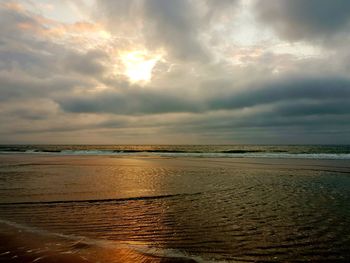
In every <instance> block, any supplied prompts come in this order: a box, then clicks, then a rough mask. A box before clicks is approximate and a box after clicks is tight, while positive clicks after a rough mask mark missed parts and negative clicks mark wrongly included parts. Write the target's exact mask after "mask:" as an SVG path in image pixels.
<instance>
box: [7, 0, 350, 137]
mask: <svg viewBox="0 0 350 263" xmlns="http://www.w3.org/2000/svg"><path fill="white" fill-rule="evenodd" d="M99 3H100V8H99V9H98V12H99V14H100V16H101V17H106V18H107V19H108V23H110V28H111V27H113V26H115V27H117V26H118V25H119V24H123V23H125V24H126V27H125V28H124V29H125V31H120V32H117V31H115V32H114V31H113V32H112V34H115V36H116V38H118V37H120V36H121V37H123V36H125V37H129V35H128V30H130V31H133V30H135V29H137V30H141V31H139V32H138V33H139V34H140V35H142V37H141V38H140V35H137V36H136V38H134V39H132V38H130V43H129V42H128V44H130V47H132V44H135V43H136V42H138V41H145V43H146V44H147V45H148V47H149V48H151V49H153V48H155V49H157V48H165V49H166V50H167V51H168V53H169V54H170V56H169V57H167V58H166V59H165V60H164V61H162V62H159V63H158V64H157V66H156V67H155V69H154V76H153V77H154V78H153V80H152V81H151V82H150V83H145V84H144V85H141V84H140V85H139V84H135V83H134V84H132V83H130V82H129V81H128V80H127V77H126V76H124V75H123V72H121V71H120V72H118V70H119V68H118V67H120V66H122V63H121V62H120V61H118V59H119V58H118V54H117V53H118V49H119V48H120V49H121V50H125V46H123V45H127V44H125V43H124V42H123V43H121V42H118V41H116V40H115V39H114V40H111V41H114V42H113V43H112V44H111V43H109V45H111V46H112V45H114V46H113V47H111V46H109V47H110V49H111V50H113V52H112V53H109V51H110V50H108V49H103V48H101V47H97V48H95V47H94V48H92V49H91V48H90V49H85V48H79V47H78V46H71V45H70V44H71V43H69V42H65V41H64V40H63V41H57V39H51V38H50V37H47V36H46V35H45V34H42V33H43V32H44V33H45V32H46V31H45V30H46V29H47V28H46V29H45V26H43V25H42V24H40V23H39V22H38V21H40V19H38V17H36V15H35V14H31V13H29V12H20V11H18V10H17V11H16V10H12V9H6V8H1V6H0V22H1V25H2V26H1V27H0V126H1V131H0V133H1V140H2V141H1V142H6V140H7V139H11V141H13V142H16V138H21V140H22V142H26V141H27V142H33V141H36V142H40V140H41V139H42V138H47V142H57V141H55V139H56V138H58V137H60V136H55V133H59V134H60V135H65V137H64V136H62V137H60V138H62V141H60V142H64V140H65V139H64V138H66V139H67V138H69V139H67V141H69V142H74V140H80V141H79V142H81V143H84V141H82V140H83V138H81V134H79V131H82V130H84V133H85V132H86V133H87V132H90V133H89V136H92V137H93V138H95V141H94V142H96V143H100V142H101V141H99V139H100V138H101V137H103V136H105V135H106V134H109V135H108V136H110V137H108V139H110V138H112V139H113V138H114V137H115V134H118V136H121V137H122V138H129V139H130V142H135V141H132V140H134V139H135V138H136V137H137V136H139V137H138V138H137V140H138V142H140V143H142V142H143V141H142V139H143V138H144V137H143V134H146V133H149V139H150V141H151V140H152V138H153V140H154V142H155V141H157V140H158V139H159V140H161V139H162V140H163V141H162V142H166V140H165V139H164V138H170V137H171V136H173V135H176V136H178V137H179V136H180V135H181V134H193V135H194V137H195V136H198V138H204V139H203V140H204V141H202V142H207V141H205V140H209V139H208V138H212V141H211V142H215V139H216V138H219V139H222V140H231V139H232V141H235V139H236V138H239V139H242V141H241V142H252V143H254V142H255V141H254V138H257V139H256V140H258V139H259V140H260V139H264V141H263V142H264V143H269V142H289V143H293V142H302V141H305V142H315V143H317V142H331V143H332V142H333V143H334V142H348V140H349V139H347V138H350V137H349V136H344V135H346V133H347V132H350V124H349V118H350V107H349V105H350V103H349V98H350V80H349V78H348V77H347V73H348V72H349V71H347V70H348V69H347V67H349V66H348V64H346V63H348V61H347V60H348V59H347V56H348V54H349V53H348V52H345V51H344V50H342V51H341V52H340V51H338V50H337V51H336V52H333V54H332V57H318V58H302V59H296V58H295V57H294V55H290V54H289V55H285V54H282V55H276V54H274V53H273V52H269V53H268V54H267V53H265V55H261V56H260V57H259V55H257V57H254V56H251V57H250V56H249V57H248V58H247V59H245V60H242V62H244V63H243V64H242V65H238V66H237V65H232V64H231V63H230V56H232V55H235V54H234V52H235V50H234V48H233V49H232V50H233V51H232V53H227V54H226V53H222V54H224V55H225V56H226V55H227V61H223V60H218V61H216V62H215V63H214V62H213V61H210V62H208V60H207V59H208V57H209V58H210V55H211V54H210V52H211V51H210V50H208V48H209V49H210V47H208V46H206V44H207V43H206V42H205V41H203V39H202V37H203V35H205V34H207V37H208V36H209V38H210V37H211V36H210V32H211V31H210V29H208V28H210V26H211V25H212V23H214V24H215V23H217V22H218V21H220V19H221V18H226V19H227V18H229V19H233V14H234V13H233V12H234V9H235V7H236V6H235V4H236V1H229V0H224V1H210V0H205V1H204V0H203V1H200V2H199V1H198V2H197V1H185V0H179V1H173V0H165V1H161V0H145V1H144V0H135V1H107V0H100V1H99ZM264 3H265V5H263V4H262V1H261V2H260V3H259V4H258V6H257V8H258V9H257V10H258V12H259V19H262V21H263V22H264V23H267V24H269V25H271V26H272V27H274V28H275V29H276V30H277V32H278V33H279V34H280V35H281V36H284V37H286V39H288V40H301V39H302V40H308V41H310V42H311V43H312V44H316V41H315V40H317V41H318V40H322V39H325V38H327V37H336V36H338V35H339V36H341V37H343V36H344V35H342V34H343V33H344V32H346V31H347V30H348V27H347V26H348V19H347V15H346V14H345V11H344V10H347V8H348V4H347V3H345V2H344V3H343V2H342V1H334V2H332V3H334V6H332V7H329V10H330V12H331V13H339V16H340V17H342V18H340V17H339V18H336V19H335V20H334V21H328V20H327V19H326V18H327V17H326V16H325V15H324V14H323V11H322V10H325V9H327V5H330V4H328V3H325V2H323V1H317V3H320V6H319V7H317V8H319V9H320V11H317V12H311V11H310V10H314V9H312V7H311V6H312V5H314V4H315V2H314V1H310V2H308V3H306V2H304V1H303V3H302V2H301V1H298V0H297V1H295V2H294V0H293V1H288V2H286V1H281V2H278V3H277V2H274V1H272V0H271V1H264ZM272 3H275V4H276V6H275V5H272ZM340 3H343V4H344V6H343V8H344V10H339V11H337V10H336V9H337V8H339V5H340ZM301 6H302V7H303V8H305V10H308V12H309V13H310V14H308V15H309V16H308V17H307V16H306V15H305V12H304V11H303V12H304V13H303V12H301V11H300V9H302V8H301ZM319 9H315V10H319ZM269 10H270V11H269ZM298 10H299V11H298ZM269 12H270V13H269ZM271 14H273V15H271ZM223 20H224V19H223ZM324 20H327V21H324ZM21 23H24V24H26V25H28V28H27V29H28V30H24V29H23V28H21V27H20V26H19V25H20V24H21ZM277 24H279V25H280V26H281V28H279V27H277V26H276V25H277ZM42 30H44V31H42ZM137 30H136V31H137ZM38 32H39V33H38ZM133 32H134V31H133ZM220 32H221V31H220V30H219V31H217V32H216V33H218V34H219V33H220ZM225 32H228V31H225ZM131 35H132V34H131ZM134 36H135V35H132V37H134ZM223 37H224V38H225V39H226V35H224V36H223ZM227 38H229V36H227ZM75 43H79V41H77V42H75ZM145 43H136V44H135V45H138V44H140V46H142V45H144V44H145ZM228 43H229V42H228ZM342 43H343V46H344V47H345V46H346V43H347V41H345V37H343V39H342ZM93 44H94V43H93ZM317 44H318V42H317ZM119 45H121V46H119ZM137 48H139V46H136V49H137ZM216 48H219V47H216ZM325 48H327V47H325ZM78 50H79V51H78ZM225 50H226V49H224V50H223V51H220V52H225ZM230 50H231V49H230ZM248 53H249V52H248ZM114 55H115V56H114ZM329 58H331V59H329ZM275 68H282V70H281V72H283V73H279V74H283V75H282V76H280V75H279V74H276V75H274V74H273V73H271V72H272V71H273V70H274V69H275ZM97 87H98V88H102V89H97ZM101 134H103V135H101ZM131 134H133V135H131ZM178 134H180V135H178ZM43 135H45V136H46V137H45V136H43ZM339 135H342V136H339ZM16 136H17V137H16ZM106 136H107V135H106ZM128 136H129V137H128ZM132 136H136V137H132ZM152 136H153V137H152ZM167 136H170V137H167ZM313 136H314V137H313ZM160 137H161V138H160ZM178 137H177V138H178ZM335 137H336V138H335ZM31 138H32V139H31ZM86 138H88V137H84V139H86ZM89 138H90V137H89ZM89 138H88V139H89ZM135 140H136V139H135ZM164 140H165V141H164ZM85 142H86V141H85ZM104 142H107V143H111V141H108V140H107V139H106V140H105V141H104ZM256 142H258V143H261V141H256Z"/></svg>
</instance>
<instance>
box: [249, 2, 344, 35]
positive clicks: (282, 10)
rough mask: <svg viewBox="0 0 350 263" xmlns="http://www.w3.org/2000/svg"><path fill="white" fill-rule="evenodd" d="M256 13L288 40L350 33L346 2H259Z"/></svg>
mask: <svg viewBox="0 0 350 263" xmlns="http://www.w3.org/2000/svg"><path fill="white" fill-rule="evenodd" d="M256 13H257V17H258V18H259V19H260V21H261V22H263V23H266V24H268V25H269V26H271V27H272V28H273V29H274V30H275V31H276V32H277V33H278V34H279V35H280V36H281V37H283V38H286V39H288V40H311V41H312V40H327V38H329V37H333V36H335V35H337V34H339V33H344V32H345V33H349V32H350V1H348V0H331V1H329V0H307V1H305V0H267V1H266V0H258V1H257V4H256Z"/></svg>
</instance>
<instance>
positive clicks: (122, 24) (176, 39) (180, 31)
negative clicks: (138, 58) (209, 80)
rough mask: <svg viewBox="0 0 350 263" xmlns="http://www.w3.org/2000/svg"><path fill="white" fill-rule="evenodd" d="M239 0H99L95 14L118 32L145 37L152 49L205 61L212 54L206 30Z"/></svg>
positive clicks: (177, 56) (142, 38)
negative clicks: (206, 38) (204, 35)
mask: <svg viewBox="0 0 350 263" xmlns="http://www.w3.org/2000/svg"><path fill="white" fill-rule="evenodd" d="M236 2H237V1H235V0H223V1H210V0H206V1H204V0H203V1H188V0H177V1H172V0H120V1H110V0H99V1H98V2H97V6H98V8H97V12H96V14H95V16H96V17H98V19H100V20H102V21H104V22H105V23H106V24H107V25H108V26H109V28H110V29H111V30H112V31H114V32H117V33H118V34H119V35H120V34H125V32H128V35H129V36H133V37H134V38H136V39H138V40H136V41H140V40H141V41H144V43H145V45H146V46H147V47H148V48H149V49H155V48H158V49H165V50H166V51H167V52H168V53H169V55H170V56H171V57H172V58H175V59H178V60H184V61H187V60H190V61H191V60H195V61H202V62H203V61H208V59H209V58H210V56H211V54H210V51H209V50H208V48H207V47H206V45H205V39H204V38H203V34H205V33H208V31H210V26H211V23H212V22H213V20H215V19H218V18H220V17H221V16H222V15H223V14H227V13H229V10H234V8H232V7H233V6H235V4H236ZM232 13H233V12H232ZM232 13H231V15H232ZM140 38H141V39H140Z"/></svg>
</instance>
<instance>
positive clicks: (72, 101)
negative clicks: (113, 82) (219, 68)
mask: <svg viewBox="0 0 350 263" xmlns="http://www.w3.org/2000/svg"><path fill="white" fill-rule="evenodd" d="M223 84H224V86H225V87H226V88H225V90H223V91H221V92H220V91H219V90H218V91H217V92H216V93H215V94H208V95H207V94H205V93H203V94H202V96H199V95H197V96H192V95H190V93H189V94H188V96H186V97H183V96H182V95H181V93H182V91H178V93H176V92H169V91H168V90H163V91H160V90H158V91H156V92H154V91H152V90H145V89H134V90H127V91H124V92H118V93H110V92H109V93H101V94H98V95H94V96H92V95H91V96H86V97H79V98H61V100H58V103H59V104H60V105H61V106H62V108H63V109H64V110H66V111H69V112H80V113H81V112H109V113H115V114H130V115H139V114H141V115H142V114H154V113H171V112H208V111H215V110H239V109H244V108H249V107H255V106H259V105H265V104H275V103H280V102H291V101H294V102H295V104H293V103H289V104H286V105H284V106H283V107H281V108H277V109H276V114H277V115H278V114H281V112H284V114H285V115H309V114H311V113H312V112H313V113H314V114H318V115H322V114H328V113H329V114H344V113H350V112H349V109H350V108H349V107H348V106H347V104H348V103H347V101H346V100H344V98H348V97H350V80H349V79H344V78H336V77H334V78H330V77H329V78H321V77H318V78H299V79H296V78H289V79H280V80H278V81H274V82H269V83H260V84H256V85H257V87H255V88H254V87H246V88H245V89H244V90H240V91H235V92H234V91H232V90H231V89H229V88H228V87H227V81H226V80H225V81H224V83H223ZM211 85H216V86H217V87H218V86H219V85H220V83H219V82H217V83H213V82H211ZM305 100H306V101H307V103H305V104H303V107H301V103H303V102H304V101H305ZM299 101H301V102H299ZM280 111H281V112H280Z"/></svg>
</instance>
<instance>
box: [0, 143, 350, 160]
mask: <svg viewBox="0 0 350 263" xmlns="http://www.w3.org/2000/svg"><path fill="white" fill-rule="evenodd" d="M0 153H2V154H16V153H17V154H18V153H21V154H23V153H25V154H53V155H115V156H164V157H205V158H277V159H280V158H282V159H285V158H298V159H346V160H347V159H350V146H346V145H343V146H336V145H334V146H322V145H313V146H312V145H309V146H308V145H304V146H296V145H294V146H293V145H290V146H273V145H265V146H259V145H242V146H238V145H231V146H230V145H221V146H220V145H200V146H198V145H197V146H196V145H180V146H179V145H161V146H159V145H138V146H133V145H105V146H93V145H70V146H69V145H0Z"/></svg>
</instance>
